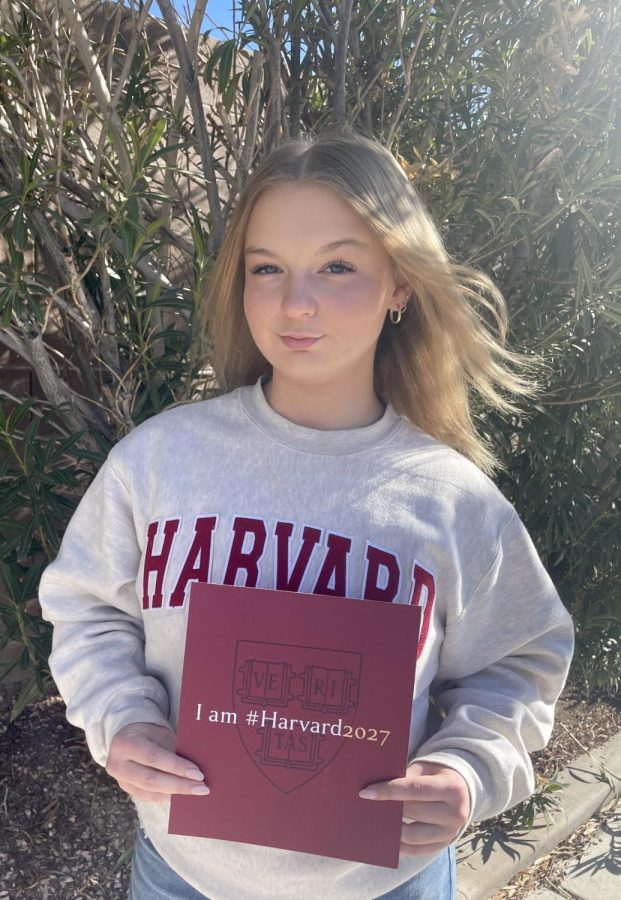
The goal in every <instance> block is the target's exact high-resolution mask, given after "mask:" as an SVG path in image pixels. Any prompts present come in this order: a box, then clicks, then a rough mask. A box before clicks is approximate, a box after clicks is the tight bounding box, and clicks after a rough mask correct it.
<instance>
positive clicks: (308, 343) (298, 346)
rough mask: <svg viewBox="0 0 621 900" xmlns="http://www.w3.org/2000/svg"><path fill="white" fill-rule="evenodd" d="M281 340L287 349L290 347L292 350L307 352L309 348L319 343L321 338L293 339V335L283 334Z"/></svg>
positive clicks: (301, 337) (300, 337)
mask: <svg viewBox="0 0 621 900" xmlns="http://www.w3.org/2000/svg"><path fill="white" fill-rule="evenodd" d="M280 339H281V341H282V342H283V344H284V345H285V347H289V349H290V350H306V349H307V348H308V347H312V346H313V344H316V343H317V341H320V340H321V337H303V336H299V337H293V336H292V335H288V334H281V335H280Z"/></svg>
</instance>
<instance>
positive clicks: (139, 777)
mask: <svg viewBox="0 0 621 900" xmlns="http://www.w3.org/2000/svg"><path fill="white" fill-rule="evenodd" d="M123 781H124V782H125V783H127V784H131V785H134V787H136V788H138V789H139V790H143V791H147V792H148V793H152V794H168V795H170V794H198V795H203V796H205V795H207V794H208V793H209V788H208V787H207V785H206V784H205V783H204V782H203V781H201V782H197V781H196V780H194V779H190V778H181V777H179V776H178V775H170V774H168V773H167V772H161V771H158V770H157V769H151V768H149V767H148V766H142V765H140V764H139V763H135V762H131V761H129V762H127V763H126V764H125V766H124V771H123Z"/></svg>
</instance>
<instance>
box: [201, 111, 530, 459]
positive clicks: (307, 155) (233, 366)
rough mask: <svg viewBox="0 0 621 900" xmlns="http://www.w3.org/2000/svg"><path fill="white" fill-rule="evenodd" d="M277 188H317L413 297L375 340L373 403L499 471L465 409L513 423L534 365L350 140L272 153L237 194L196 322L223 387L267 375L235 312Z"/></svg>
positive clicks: (406, 197)
mask: <svg viewBox="0 0 621 900" xmlns="http://www.w3.org/2000/svg"><path fill="white" fill-rule="evenodd" d="M283 182H284V183H292V182H297V183H304V184H309V183H310V184H322V185H325V186H327V187H330V188H332V189H333V190H334V191H336V192H337V193H338V194H339V195H340V196H341V197H342V198H343V199H344V200H346V201H347V202H348V203H349V204H350V206H351V207H352V209H353V210H354V211H355V212H356V213H358V214H359V215H360V216H362V218H363V219H364V220H365V221H366V223H367V225H368V226H369V227H370V228H371V229H372V231H373V232H374V233H375V234H376V235H377V237H378V238H379V240H380V241H381V242H382V244H383V246H384V247H385V249H386V251H387V252H388V253H389V255H390V256H391V258H392V261H393V267H394V272H395V278H396V279H397V284H407V285H409V288H410V289H411V292H412V293H411V297H410V300H409V301H408V303H407V307H406V309H405V313H404V315H403V318H402V320H401V322H400V323H399V324H398V325H393V324H391V322H390V321H389V320H388V317H387V319H386V322H385V323H384V327H383V329H382V332H381V334H380V337H379V341H378V344H377V351H376V356H375V377H374V386H375V391H376V393H377V395H378V396H379V397H381V398H382V399H384V400H388V401H390V402H391V403H392V405H393V406H394V408H395V410H396V411H397V412H398V413H399V414H401V415H404V416H406V417H407V418H408V419H409V420H410V421H411V422H413V423H414V424H415V425H417V426H418V427H419V428H422V429H423V430H424V431H426V432H427V433H428V434H430V435H432V436H433V437H435V438H437V439H438V440H440V441H443V442H444V443H445V444H448V445H449V446H450V447H453V448H454V449H455V450H458V451H459V452H460V453H462V454H463V455H464V456H467V457H468V458H469V459H471V460H472V461H473V462H474V463H476V464H477V465H478V466H479V467H480V468H481V469H482V470H483V471H485V472H487V473H490V474H491V473H492V472H493V470H494V469H495V468H497V467H498V465H499V463H498V461H497V460H496V458H495V456H494V454H493V453H492V451H491V449H490V447H489V444H488V443H487V441H486V440H485V439H484V438H483V437H482V436H481V435H480V434H478V432H477V431H476V429H475V426H474V422H473V417H472V405H473V403H474V402H475V400H476V399H477V395H478V397H480V398H482V399H483V401H485V403H486V404H487V406H488V407H491V408H493V409H496V410H498V411H499V412H502V413H507V412H516V411H517V410H516V407H515V405H514V404H513V403H512V402H510V401H509V399H508V398H507V397H506V394H507V393H510V394H514V395H526V394H532V393H533V391H534V382H533V381H532V380H531V379H530V378H529V377H528V370H529V368H531V362H530V361H529V360H528V359H527V358H525V357H523V356H521V355H520V354H517V353H514V352H512V351H510V350H508V349H507V348H506V347H505V345H504V344H505V337H506V331H507V308H506V304H505V301H504V298H503V296H502V294H501V293H500V291H499V290H498V288H497V287H496V286H495V285H494V283H493V281H492V280H491V279H490V278H489V277H488V276H487V275H486V274H485V273H483V272H481V271H479V270H477V269H475V268H473V267H471V266H467V265H459V264H457V263H454V262H452V261H451V260H450V259H449V256H448V254H447V252H446V250H445V248H444V245H443V243H442V238H441V237H440V235H439V233H438V231H437V229H436V227H435V225H434V224H433V222H432V220H431V217H430V216H429V214H428V213H427V211H426V210H425V208H424V206H423V204H422V203H421V201H420V199H419V197H418V195H417V193H416V190H415V188H414V186H413V185H412V183H411V182H410V181H409V180H408V178H407V175H406V174H405V172H404V171H403V169H402V168H401V166H400V165H399V163H398V162H397V161H396V160H395V159H394V157H393V156H392V155H391V153H390V152H389V151H388V150H387V149H386V148H385V147H383V146H382V145H381V144H380V143H378V142H377V141H375V140H372V139H370V138H367V137H364V136H363V135H361V134H358V133H356V132H354V131H352V130H351V129H342V128H341V129H338V130H334V129H331V130H329V131H325V132H323V133H321V134H319V135H316V136H310V137H304V138H301V139H296V140H290V141H287V142H285V143H283V144H281V145H280V146H279V147H277V148H276V149H275V150H273V151H272V152H271V153H270V154H269V155H268V156H267V157H266V158H265V159H264V160H263V161H262V163H261V164H260V165H259V167H258V168H257V169H256V170H255V172H254V173H253V174H252V175H251V176H250V178H249V180H248V182H247V184H246V186H245V188H244V190H243V192H242V193H241V195H240V198H239V200H238V203H237V206H236V208H235V210H234V212H233V214H232V216H231V218H230V220H229V223H228V227H227V231H226V235H225V238H224V241H223V244H222V247H221V248H220V251H219V253H218V257H217V259H216V262H215V264H214V266H213V269H212V270H211V272H210V276H209V282H208V286H207V290H206V294H205V298H204V303H203V306H202V311H201V313H202V322H203V325H204V328H205V332H206V334H207V335H208V339H209V344H210V346H211V356H210V360H211V364H212V366H213V369H214V372H215V374H216V377H217V379H218V383H219V384H220V386H221V387H223V388H224V389H226V390H231V389H233V388H235V387H238V386H239V385H242V384H253V383H255V382H256V380H257V379H258V377H259V376H260V375H261V374H264V373H271V366H270V364H269V363H268V362H267V360H266V359H265V358H264V357H263V356H262V354H261V353H260V352H259V350H258V349H257V347H256V345H255V343H254V341H253V339H252V336H251V334H250V329H249V328H248V325H247V322H246V318H245V315H244V311H243V292H244V242H245V236H246V230H247V225H248V220H249V217H250V214H251V212H252V210H253V207H254V205H255V203H256V201H257V199H258V197H259V195H260V194H262V192H263V191H265V190H266V189H267V188H269V187H270V185H274V184H282V183H283ZM490 318H491V321H492V322H493V326H490V324H489V323H488V320H489V319H490Z"/></svg>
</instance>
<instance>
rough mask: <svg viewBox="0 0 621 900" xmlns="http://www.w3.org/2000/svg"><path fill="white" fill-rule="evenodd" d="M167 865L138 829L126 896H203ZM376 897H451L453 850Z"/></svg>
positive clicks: (155, 899)
mask: <svg viewBox="0 0 621 900" xmlns="http://www.w3.org/2000/svg"><path fill="white" fill-rule="evenodd" d="M206 896H207V895H206V894H201V893H200V892H199V891H197V890H195V889H194V888H193V887H192V886H191V885H189V884H188V883H187V881H184V879H183V878H181V876H180V875H177V873H176V872H175V871H174V869H171V868H170V866H169V865H168V863H167V862H165V861H164V860H163V859H162V857H161V856H160V855H159V853H158V852H157V850H156V849H155V847H154V846H153V844H152V843H151V841H150V840H149V838H148V837H147V836H146V835H145V834H144V833H143V831H142V828H139V829H138V835H137V837H136V844H135V846H134V856H133V858H132V877H131V884H130V886H129V898H128V900H205V897H206ZM378 900H455V850H454V848H453V847H449V848H448V850H446V851H445V852H444V853H441V854H440V856H439V857H438V858H437V859H435V860H434V861H433V862H432V863H431V864H430V865H428V866H427V868H426V869H423V871H422V872H419V873H418V874H417V875H415V876H414V877H413V878H411V879H410V880H409V881H406V882H405V883H404V884H401V885H399V887H397V888H395V889H394V890H392V891H389V893H388V894H382V896H381V897H380V898H378Z"/></svg>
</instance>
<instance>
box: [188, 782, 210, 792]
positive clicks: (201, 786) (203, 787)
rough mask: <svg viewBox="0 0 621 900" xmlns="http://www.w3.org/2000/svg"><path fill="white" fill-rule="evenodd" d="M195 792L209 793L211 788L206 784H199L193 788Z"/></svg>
mask: <svg viewBox="0 0 621 900" xmlns="http://www.w3.org/2000/svg"><path fill="white" fill-rule="evenodd" d="M192 793H193V794H208V793H209V788H208V787H207V785H206V784H197V785H196V787H193V788H192Z"/></svg>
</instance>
